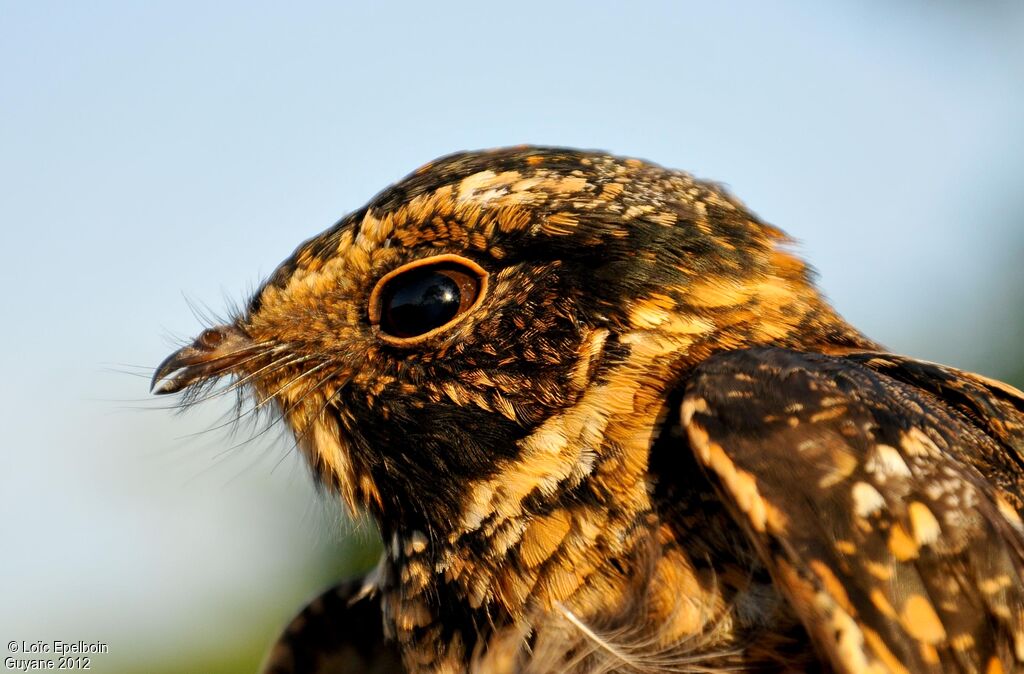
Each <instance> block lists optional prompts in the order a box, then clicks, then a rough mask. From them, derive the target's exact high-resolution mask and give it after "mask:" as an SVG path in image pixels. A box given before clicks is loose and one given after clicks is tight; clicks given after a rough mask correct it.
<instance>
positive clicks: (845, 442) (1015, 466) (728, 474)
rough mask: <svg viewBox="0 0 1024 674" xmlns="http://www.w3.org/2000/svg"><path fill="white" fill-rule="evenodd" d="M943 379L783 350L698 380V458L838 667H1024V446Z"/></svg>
mask: <svg viewBox="0 0 1024 674" xmlns="http://www.w3.org/2000/svg"><path fill="white" fill-rule="evenodd" d="M952 372H955V371H952ZM969 383H970V382H969ZM972 385H973V383H972ZM978 385H979V386H980V385H981V384H978ZM947 388H948V386H947ZM936 390H937V392H938V394H937V393H936V392H933V391H929V390H927V389H926V388H918V387H917V386H913V385H910V384H909V383H907V382H905V381H900V380H898V379H896V378H893V377H891V376H888V375H887V374H884V373H881V372H876V371H875V370H873V369H872V368H871V367H869V366H868V364H867V363H861V362H857V361H856V360H851V359H847V358H843V357H833V356H825V355H819V354H807V353H799V352H795V351H789V350H785V349H776V348H759V349H749V350H744V351H734V352H730V353H727V354H723V355H719V356H715V357H713V358H711V359H709V360H708V361H706V362H705V363H704V364H702V365H701V366H700V367H699V368H697V370H696V371H695V372H694V374H693V376H692V378H691V379H690V382H689V385H688V387H687V391H686V395H685V398H684V401H683V405H682V417H683V424H684V426H685V427H686V429H687V434H688V436H689V439H690V444H691V447H692V449H693V451H694V452H695V454H696V455H697V458H698V461H699V462H700V463H701V464H702V465H703V466H704V467H705V468H706V469H707V472H708V473H709V475H710V477H711V479H712V481H713V482H714V483H715V485H716V488H717V489H718V491H719V493H720V494H721V495H722V496H723V498H724V499H725V500H726V502H727V505H728V506H729V508H730V511H731V512H732V513H733V515H734V517H735V518H736V520H737V521H738V522H739V523H740V525H741V526H742V527H743V529H744V530H745V531H746V532H747V534H748V535H749V536H750V537H751V539H752V540H753V541H754V543H755V545H756V546H757V548H758V550H759V553H760V554H761V556H762V558H763V559H764V561H765V563H766V564H767V565H768V567H769V569H770V570H771V572H772V574H773V577H774V578H775V580H776V582H777V583H778V584H779V585H780V587H781V589H782V591H783V593H784V594H785V595H786V596H787V598H788V599H789V601H790V602H791V604H792V605H793V607H794V609H795V610H796V612H797V613H798V615H799V616H800V617H801V619H802V620H803V621H804V623H805V625H806V627H807V629H808V631H809V633H810V634H811V637H812V639H813V640H814V642H815V644H816V646H817V647H818V649H819V650H820V651H821V652H822V653H823V654H824V655H825V656H826V657H827V658H828V659H829V661H830V662H831V663H832V665H833V666H834V667H835V668H836V670H837V671H840V672H845V673H851V674H852V673H854V672H856V673H860V672H879V673H881V672H893V673H896V672H914V673H917V672H936V673H938V672H986V673H995V672H1010V671H1021V670H1022V669H1024V580H1022V570H1024V527H1022V524H1021V518H1020V514H1019V512H1018V510H1017V505H1018V504H1019V501H1018V500H1017V497H1016V495H1015V494H1011V493H1009V492H1007V491H1006V489H1005V488H1004V486H1005V485H1012V484H1017V483H1019V480H1020V475H1021V471H1020V468H1019V466H1020V463H1019V460H1018V458H1019V457H1017V456H1014V457H1009V458H1007V457H1006V455H1007V453H1008V452H1013V451H1014V450H1015V449H1016V448H1014V447H1013V446H1012V445H1008V444H1001V441H1002V440H1003V439H1002V438H1000V437H999V436H997V435H996V436H995V437H993V434H990V432H987V427H986V426H985V425H984V424H978V423H974V422H972V420H971V419H970V418H969V417H968V416H967V415H966V414H965V413H964V412H963V411H962V410H959V409H957V406H956V405H955V404H948V403H946V402H944V400H943V398H941V397H940V396H941V391H938V389H936ZM1008 421H1009V424H1008V425H1009V427H1010V428H1013V427H1014V426H1013V424H1015V423H1016V422H1017V421H1018V420H1016V419H1013V420H1008ZM1004 427H1006V426H1005V425H1004ZM1006 437H1009V436H1006ZM1010 439H1011V440H1012V437H1011V438H1010ZM1014 453H1015V452H1014ZM975 456H988V457H1003V458H1005V459H1006V460H1005V461H1002V462H998V461H994V460H985V461H975V460H972V459H971V457H975ZM993 466H996V467H997V468H998V470H999V471H1001V472H1003V473H1006V472H1009V473H1011V474H1010V475H1000V476H998V479H997V477H996V476H993V475H989V474H986V473H985V472H984V470H985V469H988V468H991V467H993Z"/></svg>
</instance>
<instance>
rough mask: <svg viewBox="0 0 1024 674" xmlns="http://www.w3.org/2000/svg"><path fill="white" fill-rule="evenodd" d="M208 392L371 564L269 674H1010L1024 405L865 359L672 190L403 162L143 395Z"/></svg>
mask: <svg viewBox="0 0 1024 674" xmlns="http://www.w3.org/2000/svg"><path fill="white" fill-rule="evenodd" d="M225 375H231V376H234V377H235V378H237V379H238V380H239V381H240V382H241V384H242V385H243V386H244V387H247V389H248V390H251V391H252V392H253V393H254V395H255V399H256V402H257V404H261V405H262V404H264V403H267V404H271V405H273V406H275V407H276V408H277V409H278V410H279V411H280V412H281V417H282V419H283V420H284V421H285V423H287V424H288V426H289V427H290V428H291V430H292V431H293V432H294V434H295V436H296V438H297V440H298V446H299V447H300V448H301V450H302V451H303V452H304V454H305V456H306V458H307V459H308V462H309V465H310V466H311V468H312V470H313V473H314V475H315V476H316V479H317V480H318V482H319V483H321V484H323V485H325V486H326V487H328V488H330V489H332V490H334V491H336V492H337V493H338V494H340V496H341V497H342V498H343V499H344V501H345V502H346V503H347V504H348V506H349V507H350V508H352V509H353V510H355V511H360V512H367V513H369V514H370V515H371V516H372V517H373V518H374V519H375V520H376V521H377V523H378V524H379V526H380V530H381V534H382V537H383V539H384V542H385V554H384V556H383V558H382V559H381V562H380V564H379V566H378V568H377V570H376V571H375V572H374V573H373V574H371V575H370V576H369V577H368V578H367V579H365V582H364V583H362V584H361V585H358V587H357V585H354V584H352V583H349V584H344V585H342V586H340V587H339V588H337V589H335V590H331V591H329V592H328V593H327V594H326V595H325V596H324V597H322V598H321V599H319V600H317V601H316V602H314V603H313V604H311V605H310V606H309V607H307V609H306V610H305V611H304V612H303V613H302V614H300V616H299V617H298V618H296V620H295V621H294V622H293V623H292V625H291V626H290V627H289V628H288V630H287V631H286V633H285V635H284V636H283V637H282V639H281V641H280V642H279V643H278V644H277V645H276V646H275V648H274V650H273V651H272V652H271V654H270V656H269V659H268V663H267V666H266V671H268V672H303V673H305V672H317V673H323V672H328V671H338V672H345V671H368V668H369V667H377V668H378V670H379V671H389V670H390V669H392V668H394V667H397V665H396V663H397V662H398V661H399V660H401V661H402V662H403V663H404V664H403V666H404V668H405V669H406V670H407V671H410V672H427V671H438V672H464V671H481V672H563V671H574V672H602V671H625V672H655V671H675V672H711V671H737V670H742V671H766V672H767V671H835V672H844V673H851V674H852V673H861V672H892V673H897V672H975V671H978V672H986V673H988V674H994V673H996V672H1010V671H1020V670H1021V669H1022V663H1024V583H1022V575H1021V574H1022V569H1024V527H1022V524H1021V510H1022V501H1021V499H1020V496H1019V494H1020V487H1021V482H1022V478H1024V468H1022V465H1024V464H1022V457H1021V455H1022V452H1024V396H1022V394H1021V393H1020V392H1018V391H1016V390H1014V389H1012V388H1011V387H1009V386H1006V385H1005V384H1000V383H998V382H994V381H991V380H987V379H985V378H982V377H979V376H977V375H972V374H968V373H964V372H959V371H957V370H953V369H951V368H946V367H942V366H939V365H932V364H928V363H923V362H920V361H915V360H912V359H909V358H903V357H899V356H894V355H892V354H888V353H886V352H884V350H882V349H881V347H879V346H878V345H876V344H874V343H873V342H871V341H870V340H868V339H867V338H865V337H863V336H862V335H861V334H860V333H859V332H857V331H856V330H855V329H853V328H852V327H850V326H849V325H848V324H847V323H846V322H845V321H843V320H842V318H840V317H839V316H838V315H837V314H836V313H835V312H834V311H833V310H832V308H831V307H830V306H829V305H828V303H827V302H826V301H825V300H824V299H823V298H822V296H821V295H820V294H819V292H818V291H817V290H816V288H815V286H814V283H813V279H812V277H811V274H810V272H809V270H808V268H807V267H806V266H805V264H804V263H803V262H802V261H801V260H800V259H799V258H798V257H796V256H795V255H794V254H793V253H792V252H791V251H790V250H789V247H788V240H787V239H786V237H785V235H784V234H782V232H780V231H779V230H777V229H775V228H774V227H772V226H770V225H767V224H765V223H763V222H761V221H760V220H759V219H758V218H757V217H756V216H754V215H753V214H752V213H750V212H749V211H748V210H746V209H745V208H744V207H743V205H742V204H740V203H739V202H738V201H737V200H735V199H734V198H732V197H731V196H729V195H728V194H727V193H726V192H725V191H723V190H722V189H721V188H719V187H718V186H716V185H713V184H710V183H706V182H702V181H699V180H696V179H694V178H692V177H690V176H689V175H687V174H684V173H680V172H677V171H671V170H666V169H663V168H661V167H658V166H655V165H652V164H648V163H645V162H641V161H638V160H633V159H621V158H616V157H611V156H608V155H604V154H600V153H590V152H579V151H573V150H564V149H550V148H530V147H521V148H511V149H504V150H497V151H491V152H477V153H466V154H459V155H453V156H451V157H447V158H444V159H441V160H438V161H437V162H434V163H432V164H429V165H427V166H424V167H423V168H421V169H419V170H418V171H417V172H415V173H414V174H412V175H410V176H409V177H407V178H406V179H405V180H403V181H402V182H400V183H398V184H397V185H395V186H393V187H391V188H388V189H387V190H385V191H384V192H382V193H381V194H379V195H378V196H377V197H375V198H374V199H373V200H372V201H371V202H370V203H369V204H368V205H367V206H366V207H364V208H362V209H360V210H359V211H356V212H355V213H353V214H351V215H349V216H347V217H346V218H344V219H342V220H341V221H340V222H339V223H338V224H337V225H335V226H334V227H332V228H331V229H329V230H327V231H326V232H324V233H323V234H321V235H319V236H317V237H315V238H313V239H311V240H309V241H307V242H306V243H304V244H303V245H302V246H300V247H299V248H298V250H296V251H295V253H294V254H293V255H292V256H291V257H290V258H289V259H288V260H287V261H285V262H284V263H283V264H282V265H281V266H280V267H279V268H278V269H277V270H276V271H275V272H274V274H273V275H272V276H271V278H270V279H269V280H268V281H267V283H266V284H265V285H264V286H263V287H262V288H261V289H260V290H259V291H258V292H257V293H256V294H255V296H254V297H253V299H252V301H251V303H250V304H249V306H248V307H247V309H246V310H245V311H244V312H243V313H242V314H241V315H239V316H238V317H237V318H236V319H235V320H234V321H232V322H231V323H230V324H229V325H225V326H217V327H214V328H211V329H209V330H207V331H206V332H205V333H203V335H201V336H200V338H199V339H197V340H196V342H195V343H194V344H192V345H189V346H187V347H185V348H184V349H182V350H181V351H179V352H177V353H175V354H173V355H172V356H171V357H170V358H168V360H167V361H166V362H165V363H164V364H163V365H161V367H160V368H158V371H157V374H156V376H155V378H154V383H155V386H156V390H157V391H159V392H173V391H179V390H186V391H189V392H192V393H193V394H194V392H195V391H198V390H200V388H201V387H203V386H204V385H205V384H209V383H210V382H212V381H214V380H216V379H218V378H220V377H223V376H225ZM186 400H189V398H187V397H186Z"/></svg>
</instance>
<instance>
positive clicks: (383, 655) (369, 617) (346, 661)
mask: <svg viewBox="0 0 1024 674" xmlns="http://www.w3.org/2000/svg"><path fill="white" fill-rule="evenodd" d="M364 588H365V586H364V583H363V581H362V580H355V581H349V582H345V583H341V584H339V585H335V586H334V587H332V588H330V589H329V590H327V591H326V592H324V593H322V594H321V595H320V596H318V597H317V598H316V599H314V600H313V601H311V602H309V603H308V604H307V605H306V606H305V608H303V609H302V610H301V611H300V612H299V614H298V615H296V616H295V617H294V618H293V619H292V621H291V623H289V624H288V626H287V627H286V628H285V629H284V631H283V632H282V633H281V636H279V637H278V639H277V641H276V642H275V643H274V645H273V646H272V647H271V649H270V652H269V653H268V654H267V658H266V660H265V661H264V663H263V666H262V668H261V669H260V671H261V672H262V674H358V673H366V674H393V673H394V672H402V671H405V670H404V668H403V667H402V658H401V656H400V655H399V652H398V647H397V645H396V644H395V643H394V642H391V641H386V640H385V638H384V628H383V620H382V618H381V612H380V604H379V602H378V600H377V598H376V597H375V596H373V595H371V594H370V593H368V592H366V591H364Z"/></svg>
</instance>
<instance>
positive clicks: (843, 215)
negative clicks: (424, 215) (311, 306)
mask: <svg viewBox="0 0 1024 674" xmlns="http://www.w3.org/2000/svg"><path fill="white" fill-rule="evenodd" d="M896 4H897V3H884V2H859V3H814V2H784V3H761V2H746V3H711V2H700V3H668V2H664V3H603V2H571V3H551V4H550V5H548V4H544V3H535V2H517V3H500V4H498V3H465V4H441V5H435V3H417V4H412V3H407V4H394V5H390V6H386V7H384V6H381V7H376V8H371V7H369V6H368V5H361V6H355V7H343V6H341V3H289V8H288V9H284V3H258V2H257V3H254V2H237V3H229V2H224V3H209V2H201V3H200V2H173V3H171V2H164V3H128V2H124V3H119V2H80V3H72V2H42V1H35V2H9V1H5V0H0V227H2V230H0V231H2V239H0V251H2V256H3V258H2V260H3V263H2V265H0V268H2V272H0V273H2V274H3V277H2V280H3V291H2V292H0V316H3V326H4V327H3V331H2V334H3V353H4V354H5V356H4V386H3V387H0V409H2V410H3V415H4V417H3V420H4V423H3V424H2V426H0V443H2V445H0V447H2V454H0V507H2V513H3V516H2V520H0V527H2V530H0V540H2V543H0V545H2V546H3V549H4V553H3V555H2V557H0V596H2V597H3V602H2V609H0V611H2V613H0V641H2V643H0V649H2V648H3V646H4V643H6V641H8V640H10V639H54V638H65V639H79V638H81V639H101V640H105V641H107V642H109V643H110V644H111V650H112V654H111V655H110V656H109V658H108V659H106V660H104V661H102V662H100V663H98V664H99V665H100V669H99V671H104V669H103V667H114V666H115V665H122V666H124V665H125V663H130V662H136V663H137V662H139V660H138V658H140V657H143V655H140V654H147V653H148V654H153V653H158V654H159V653H163V652H166V653H173V652H181V651H193V650H194V651H207V650H208V651H211V652H212V651H216V650H217V649H225V648H226V649H229V650H230V649H232V648H235V647H236V646H237V648H242V647H243V646H244V645H247V644H251V643H252V642H256V643H262V640H264V639H266V638H269V632H270V631H272V629H273V628H274V626H275V625H276V623H278V622H279V621H281V620H283V619H284V618H285V617H286V614H287V612H288V610H289V607H292V606H298V604H299V603H300V602H301V601H302V597H303V596H304V595H306V594H308V593H311V592H313V591H315V589H316V588H317V586H318V585H319V584H320V583H322V582H323V578H325V577H326V576H325V575H324V574H325V571H324V570H323V569H322V568H320V567H319V566H317V562H315V561H311V560H315V559H319V558H321V557H322V556H323V555H325V554H329V553H331V552H332V551H336V550H337V549H338V548H339V547H341V545H342V543H341V542H340V540H341V537H340V535H339V534H337V533H335V529H336V528H337V527H336V524H337V521H338V518H339V517H340V516H339V514H338V513H337V511H336V510H335V509H332V508H330V507H328V506H324V505H323V504H322V503H318V502H316V501H315V499H314V497H312V495H311V490H310V488H309V487H308V485H307V481H306V478H305V474H304V473H303V470H302V468H301V466H299V465H298V463H297V462H296V461H295V460H294V457H292V456H291V455H290V454H289V453H288V452H287V445H286V444H285V443H277V444H275V443H274V442H269V441H266V442H259V443H254V444H253V445H247V446H244V447H241V448H238V449H236V450H228V451H225V448H226V447H228V446H229V445H230V444H232V441H231V440H229V439H228V438H227V436H226V435H225V434H224V433H218V432H214V433H210V434H206V435H201V436H200V437H198V438H192V439H189V438H183V437H182V436H186V435H187V434H189V433H194V432H197V431H200V430H202V429H203V428H205V427H207V426H209V425H210V424H211V423H212V420H213V419H214V418H215V417H216V416H217V414H219V413H221V412H223V411H224V410H225V409H226V406H220V407H217V406H213V407H212V408H211V409H209V410H204V411H202V412H198V413H196V414H192V415H189V416H186V417H184V418H175V417H173V416H172V415H170V414H169V413H167V412H163V411H159V410H156V411H154V410H153V409H152V408H155V407H158V406H159V405H160V404H162V403H163V402H164V401H158V402H157V403H152V402H149V401H147V400H146V395H147V394H146V380H144V379H142V378H137V377H132V376H129V375H127V374H122V373H118V372H111V371H109V370H107V369H105V368H108V367H109V366H110V365H111V364H133V365H145V366H152V365H154V364H155V363H157V362H159V361H160V360H161V358H162V357H163V356H164V355H165V354H166V352H167V350H168V342H167V341H166V335H168V334H172V335H180V336H187V335H190V334H193V333H194V332H195V331H196V329H197V327H198V323H197V321H196V319H195V318H194V317H193V316H192V315H191V313H190V312H189V310H188V308H187V306H186V303H185V301H184V300H183V294H185V295H187V296H188V297H190V298H193V299H195V300H197V301H199V302H202V303H205V304H208V305H209V306H211V307H213V308H215V309H220V308H221V307H223V306H224V298H225V297H228V298H231V299H241V298H243V297H244V294H245V292H246V291H247V289H249V288H251V287H252V286H253V285H254V284H256V283H257V282H258V281H259V280H260V278H261V277H262V276H263V275H265V274H267V273H268V272H269V271H271V270H272V269H273V267H274V266H275V265H276V264H277V262H279V261H280V260H281V259H282V258H284V257H285V256H286V255H287V254H288V253H290V252H291V250H292V249H293V248H294V247H295V245H296V244H298V243H299V241H301V240H302V239H304V238H306V237H308V236H310V235H312V234H314V233H316V232H318V231H320V230H321V229H323V228H325V227H327V226H328V225H330V224H331V223H332V222H333V221H334V220H336V219H337V218H338V217H340V216H341V215H343V214H344V213H345V212H347V211H349V210H352V209H354V208H357V207H358V206H360V205H361V204H362V203H363V202H365V201H366V200H367V199H368V198H369V197H370V196H372V195H373V194H374V193H375V192H376V191H378V190H379V189H381V188H382V187H384V186H385V185H386V184H388V183H389V182H392V181H394V180H396V179H398V178H400V177H402V176H403V175H404V174H406V173H408V172H409V171H411V170H412V169H414V168H416V167H417V166H418V165H419V164H421V163H423V162H425V161H427V160H429V159H431V158H433V157H435V156H437V155H441V154H445V153H448V152H451V151H455V150H460V149H467V148H478V147H488V146H495V145H505V144H513V143H523V142H531V143H546V144H558V145H570V146H582V147H592V148H604V149H608V150H612V151H614V152H617V153H621V154H628V155H634V156H639V157H644V158H647V159H650V160H653V161H656V162H658V163H662V164H665V165H668V166H672V167H677V168H684V169H687V170H689V171H692V172H694V173H696V174H698V175H700V176H702V177H707V178H713V179H716V180H720V181H723V182H725V183H727V184H729V185H730V186H731V187H732V188H733V190H734V191H735V192H736V193H737V194H738V195H739V196H740V197H741V198H742V199H744V200H745V201H746V202H747V203H748V204H749V205H750V206H751V207H752V208H753V209H754V210H756V211H757V212H758V213H759V214H761V215H762V216H763V217H764V218H766V219H767V220H769V221H771V222H774V223H776V224H778V225H779V226H781V227H783V228H784V229H787V230H788V231H789V232H790V233H792V234H793V235H795V236H796V237H798V238H799V239H800V240H801V241H802V242H803V250H804V252H805V253H806V254H807V256H808V257H809V258H810V259H811V261H812V262H813V263H814V264H815V265H816V266H817V267H818V269H819V270H820V271H821V275H822V285H823V286H824V288H825V289H826V291H827V292H828V294H829V295H830V296H831V297H832V299H833V300H834V301H835V303H836V305H837V306H838V308H839V309H840V311H841V312H843V313H844V314H845V315H846V316H847V317H848V318H849V319H851V321H852V322H854V323H855V324H857V325H858V326H860V327H862V328H863V329H864V330H865V331H866V332H867V333H868V334H870V335H871V336H873V337H875V338H876V339H878V340H880V341H882V342H884V343H887V344H889V345H890V346H892V347H893V348H894V349H896V350H898V351H904V352H911V353H914V354H916V355H920V356H924V357H927V358H930V359H935V360H943V361H946V362H951V363H954V364H957V365H961V366H964V367H969V368H976V369H983V370H986V369H987V370H992V368H994V367H996V364H995V363H996V360H994V359H993V357H992V356H991V354H990V353H989V352H987V351H985V352H979V350H978V349H977V347H976V345H977V344H979V343H985V344H990V343H993V342H995V343H1003V344H1006V343H1011V342H1013V341H1014V340H1017V339H1019V335H1016V334H1013V333H1012V330H1013V328H1012V327H1011V324H1010V323H1009V322H1008V321H1006V320H1005V318H1004V316H1003V315H1002V314H1000V313H999V312H998V311H995V310H994V309H993V307H994V306H996V305H997V304H998V302H999V300H1000V298H1001V297H1003V296H1004V295H1005V296H1006V297H1009V294H1010V293H1011V292H1013V291H1019V288H1020V287H1021V285H1024V273H1022V271H1021V262H1020V260H1021V257H1022V253H1024V249H1022V241H1024V233H1022V232H1024V223H1022V213H1024V196H1022V190H1021V187H1022V186H1021V180H1022V176H1024V122H1022V120H1024V6H1022V5H1021V4H1020V3H1015V2H1005V3H998V2H997V3H977V5H969V4H968V3H964V4H963V5H959V4H956V3H952V2H908V3H899V5H900V6H899V7H895V6H894V5H896ZM979 5H983V6H979ZM970 7H973V9H970ZM1020 296H1021V295H1020V293H1019V292H1017V294H1016V297H1018V298H1019V297H1020ZM115 367H121V366H115ZM121 369H126V368H123V367H121ZM127 369H130V368H127ZM119 401H127V402H119ZM244 433H245V431H244V430H243V432H242V438H244ZM242 438H236V440H235V441H238V440H240V439H242ZM282 457H284V458H283V460H282ZM275 467H276V469H275ZM317 555H320V556H321V557H317ZM329 575H330V573H327V576H329ZM282 588H284V589H282ZM282 607H283V608H282ZM282 611H283V613H282ZM254 616H256V617H255V618H254ZM254 623H255V624H256V625H257V627H253V626H252V625H253V624H254ZM254 630H255V631H254ZM4 655H6V653H4Z"/></svg>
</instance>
